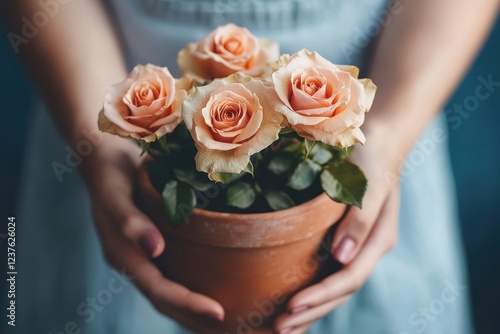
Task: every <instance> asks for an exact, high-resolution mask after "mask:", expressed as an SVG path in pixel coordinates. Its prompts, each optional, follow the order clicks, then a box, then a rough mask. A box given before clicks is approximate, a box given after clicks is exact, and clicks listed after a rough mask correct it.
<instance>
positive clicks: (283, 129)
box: [279, 126, 295, 135]
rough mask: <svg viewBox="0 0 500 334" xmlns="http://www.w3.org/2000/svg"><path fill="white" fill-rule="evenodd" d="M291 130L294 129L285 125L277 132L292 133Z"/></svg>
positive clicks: (281, 133)
mask: <svg viewBox="0 0 500 334" xmlns="http://www.w3.org/2000/svg"><path fill="white" fill-rule="evenodd" d="M293 131H295V130H294V129H292V128H291V127H289V126H286V127H284V128H282V129H281V130H280V133H279V134H280V135H286V134H288V133H292V132H293Z"/></svg>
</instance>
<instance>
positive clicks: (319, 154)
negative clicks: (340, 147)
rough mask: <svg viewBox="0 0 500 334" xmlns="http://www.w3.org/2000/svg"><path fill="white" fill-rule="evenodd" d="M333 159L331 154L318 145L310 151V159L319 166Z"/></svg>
mask: <svg viewBox="0 0 500 334" xmlns="http://www.w3.org/2000/svg"><path fill="white" fill-rule="evenodd" d="M332 158H333V154H332V153H331V152H330V151H329V150H328V149H326V148H324V147H321V146H320V145H316V146H314V148H313V149H312V151H311V159H312V160H313V161H314V162H315V163H317V164H320V165H324V164H326V163H327V162H328V161H330V160H331V159H332Z"/></svg>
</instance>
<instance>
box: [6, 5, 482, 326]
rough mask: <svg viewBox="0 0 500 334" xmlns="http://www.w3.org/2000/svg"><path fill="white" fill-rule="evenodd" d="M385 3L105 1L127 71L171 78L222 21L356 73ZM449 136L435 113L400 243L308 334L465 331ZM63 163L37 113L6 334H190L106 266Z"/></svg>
mask: <svg viewBox="0 0 500 334" xmlns="http://www.w3.org/2000/svg"><path fill="white" fill-rule="evenodd" d="M385 6H386V3H385V1H383V0H356V1H352V0H308V1H305V0H251V1H250V0H215V1H203V0H184V1H180V0H143V1H140V0H114V1H112V11H113V17H114V18H115V19H116V26H117V29H118V32H119V33H120V34H121V37H122V39H123V42H124V47H125V52H126V55H127V57H128V63H129V64H130V66H133V65H134V64H136V63H154V64H159V65H164V66H168V67H169V68H170V70H171V71H172V73H174V74H178V70H177V66H176V56H177V52H178V50H180V49H181V48H182V47H183V46H184V45H185V44H186V43H187V42H190V41H196V40H199V39H200V38H202V37H203V36H204V35H206V34H207V33H208V32H209V31H211V30H212V29H213V28H214V27H216V26H218V25H222V24H224V23H228V22H234V23H236V24H239V25H242V26H247V27H248V28H250V29H251V31H252V32H253V33H254V34H255V35H257V36H260V37H267V38H270V39H274V40H276V41H278V42H279V43H280V45H281V51H282V52H286V53H291V52H294V51H298V50H299V49H302V48H308V49H310V50H317V51H318V52H319V53H320V54H322V55H323V56H324V57H326V58H327V59H330V60H331V61H333V62H335V63H346V64H356V65H358V66H360V67H361V68H363V67H364V66H363V65H364V63H365V60H366V59H367V58H369V56H370V49H369V41H370V40H371V39H372V38H374V37H376V36H377V35H378V34H379V31H380V26H381V25H384V24H386V23H387V22H388V21H384V17H385V16H384V13H385V14H387V12H386V11H385ZM89 24H91V22H89ZM389 24H390V22H389ZM96 47H98V46H97V45H96ZM394 52H397V50H394ZM368 117H369V116H368ZM443 136H444V137H443ZM445 137H446V124H445V122H444V120H443V119H441V118H440V117H438V118H437V119H436V120H435V121H434V122H433V123H432V124H431V125H430V126H429V128H428V129H427V130H426V132H425V133H424V134H423V136H422V138H421V139H420V140H419V143H418V144H417V145H416V146H415V148H414V150H413V152H412V153H411V154H410V155H409V157H408V159H407V161H406V164H405V168H404V169H403V178H402V184H401V214H400V230H399V239H398V243H397V245H396V247H395V248H394V249H393V250H392V251H391V252H390V253H388V254H387V255H386V256H385V257H384V258H383V259H382V260H381V261H380V262H379V264H378V266H377V267H376V269H375V270H374V272H373V274H372V275H371V277H370V278H369V279H368V281H367V282H366V284H365V285H364V286H363V288H362V289H361V290H359V291H358V292H357V293H356V294H355V295H354V296H353V298H352V299H351V300H350V301H349V302H348V303H347V304H346V305H344V306H342V307H340V308H339V309H337V310H335V311H334V312H332V313H331V314H329V315H328V316H326V317H324V318H323V319H321V320H320V321H318V322H317V323H315V324H314V326H313V327H312V328H311V330H310V332H309V333H311V334H328V333H335V334H368V333H369V334H414V333H428V334H446V333H452V334H469V333H472V327H471V321H470V314H469V308H468V290H467V280H466V276H465V268H464V255H463V251H462V243H461V240H460V235H459V230H458V221H457V214H456V204H455V199H454V185H453V180H452V175H451V170H450V166H449V161H448V152H447V141H446V138H445ZM368 140H369V138H368ZM66 155H67V151H66V144H65V143H64V141H63V140H62V139H61V138H60V136H59V135H58V134H57V131H56V129H55V128H54V126H53V124H52V122H51V121H50V120H49V118H48V116H47V115H46V114H45V113H42V112H40V113H38V114H37V116H36V121H35V124H34V125H33V131H32V132H31V138H30V145H29V149H28V151H27V156H26V160H25V170H24V177H23V186H22V198H21V202H20V203H21V204H20V210H19V217H18V235H19V237H18V248H17V249H18V268H19V270H18V272H19V274H18V294H17V303H18V324H17V328H16V331H14V333H23V334H24V333H44V334H48V333H53V334H56V333H57V334H59V333H80V332H79V331H78V330H79V329H81V330H83V332H82V333H88V334H114V333H116V334H137V333H147V334H156V333H158V334H160V333H168V334H170V333H171V334H180V333H187V332H186V331H185V330H183V329H181V328H179V327H178V326H177V325H176V324H175V323H174V322H172V321H170V320H169V319H167V318H165V317H163V316H162V315H160V314H158V313H157V312H156V311H155V310H154V309H153V307H152V306H151V305H150V304H149V302H148V301H147V300H146V299H145V298H144V297H143V296H142V295H141V294H140V293H139V292H138V291H137V290H136V289H135V287H133V285H132V284H130V282H128V281H126V280H124V279H120V278H119V276H118V275H117V274H116V272H114V271H113V270H112V269H111V268H110V267H109V266H108V265H107V264H106V263H105V262H104V260H103V257H102V254H101V250H100V245H99V242H98V240H97V237H96V232H95V230H94V227H93V224H92V219H91V213H90V212H91V211H90V203H89V196H88V192H87V190H86V189H85V187H84V185H83V183H82V180H81V179H80V177H79V176H78V173H77V172H76V171H74V172H73V173H68V174H64V177H63V180H62V182H59V180H58V178H57V177H56V175H55V174H54V172H53V170H52V163H53V162H54V161H57V162H61V163H64V161H65V158H66Z"/></svg>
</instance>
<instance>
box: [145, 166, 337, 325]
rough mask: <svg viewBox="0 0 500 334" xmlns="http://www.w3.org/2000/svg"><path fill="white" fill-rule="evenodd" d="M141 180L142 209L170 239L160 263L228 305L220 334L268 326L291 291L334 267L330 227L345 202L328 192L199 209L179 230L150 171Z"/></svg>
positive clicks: (181, 280) (166, 270) (172, 276)
mask: <svg viewBox="0 0 500 334" xmlns="http://www.w3.org/2000/svg"><path fill="white" fill-rule="evenodd" d="M139 181H140V185H141V189H142V192H143V194H145V195H146V196H147V197H148V198H149V200H148V201H145V203H143V207H144V210H146V212H148V214H149V215H150V216H151V218H152V219H153V220H154V221H155V223H156V224H157V225H158V227H159V228H160V230H161V232H162V233H163V235H164V237H165V241H166V249H165V252H164V253H163V254H162V255H161V256H160V257H159V258H158V262H157V264H158V266H159V267H160V269H161V270H162V271H163V272H164V274H165V275H166V276H167V277H169V278H170V279H173V280H175V281H177V282H179V283H181V284H182V285H184V286H186V287H188V288H189V289H191V290H193V291H196V292H199V293H202V294H205V295H207V296H209V297H212V298H214V299H215V300H217V301H219V302H220V303H221V304H222V305H223V307H224V310H225V312H226V313H225V320H224V323H223V325H222V328H221V333H231V334H233V333H234V334H240V333H241V334H243V333H251V332H252V329H254V328H259V327H267V326H271V324H272V321H273V319H274V317H275V316H276V315H277V314H279V313H280V312H283V311H285V309H286V304H287V301H288V299H289V298H290V296H292V295H293V294H294V293H296V292H297V291H299V290H301V289H302V288H304V287H306V286H308V285H310V284H312V283H314V282H315V281H317V280H318V279H320V278H321V277H322V276H324V275H325V274H328V273H332V272H333V270H335V263H334V262H333V260H331V254H330V244H331V242H330V241H331V235H332V233H330V232H332V229H333V227H334V224H335V223H336V222H337V221H338V220H339V219H340V218H341V217H342V215H343V213H344V211H345V205H343V204H339V203H336V202H334V201H332V200H331V199H330V198H329V197H328V196H327V195H326V194H322V195H320V196H318V197H316V198H314V199H312V200H310V201H309V202H306V203H303V204H301V205H298V206H295V207H292V208H290V209H286V210H281V211H275V212H268V213H255V214H234V213H220V212H212V211H207V210H203V209H199V208H197V209H195V210H194V212H193V214H192V215H191V216H190V217H189V219H188V221H187V222H186V224H183V225H181V226H180V227H178V228H175V229H174V228H172V227H170V225H169V224H168V222H166V220H165V214H164V213H163V212H164V211H163V207H162V206H161V200H160V194H159V193H158V192H157V191H156V190H155V189H154V188H153V186H152V185H151V183H150V181H149V177H148V174H147V170H146V168H143V169H142V170H141V173H140V175H139ZM214 193H215V192H214ZM214 196H216V195H214ZM151 199H154V200H151Z"/></svg>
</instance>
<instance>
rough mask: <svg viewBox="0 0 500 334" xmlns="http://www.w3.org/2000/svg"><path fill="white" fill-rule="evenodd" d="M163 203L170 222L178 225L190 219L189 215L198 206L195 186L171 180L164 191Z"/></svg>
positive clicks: (175, 225)
mask: <svg viewBox="0 0 500 334" xmlns="http://www.w3.org/2000/svg"><path fill="white" fill-rule="evenodd" d="M162 198H163V205H164V207H165V211H166V213H167V219H168V221H169V223H170V224H171V225H172V226H174V227H177V226H179V225H181V224H182V223H185V222H187V221H189V216H190V215H191V213H192V212H193V209H194V207H195V206H196V195H195V193H194V190H193V188H191V186H189V185H188V184H186V183H184V182H178V181H175V180H173V181H169V182H167V184H166V185H165V188H163V192H162Z"/></svg>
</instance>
